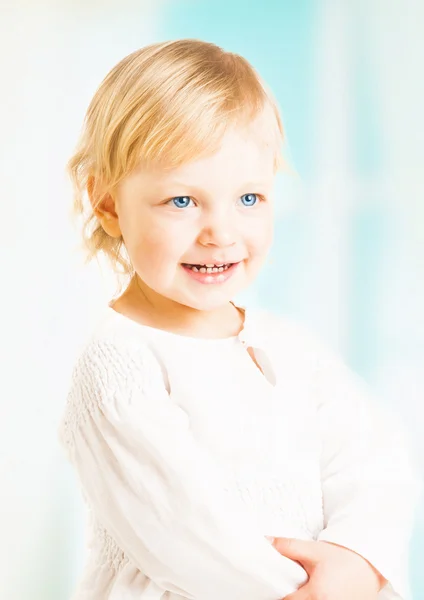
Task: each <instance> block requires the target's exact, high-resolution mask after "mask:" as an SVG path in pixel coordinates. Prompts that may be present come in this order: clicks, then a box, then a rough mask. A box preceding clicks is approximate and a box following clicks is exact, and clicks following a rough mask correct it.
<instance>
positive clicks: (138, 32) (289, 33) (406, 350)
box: [0, 0, 424, 600]
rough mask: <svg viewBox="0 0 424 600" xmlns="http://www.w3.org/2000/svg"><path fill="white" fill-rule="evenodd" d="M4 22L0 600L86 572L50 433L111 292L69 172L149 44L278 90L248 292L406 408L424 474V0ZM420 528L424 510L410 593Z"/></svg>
mask: <svg viewBox="0 0 424 600" xmlns="http://www.w3.org/2000/svg"><path fill="white" fill-rule="evenodd" d="M153 4H154V5H153ZM59 5H60V6H59ZM1 10H2V15H1V16H2V18H1V19H0V33H1V34H2V40H3V42H2V43H3V44H4V52H2V53H1V54H2V73H3V76H4V77H5V80H6V81H7V86H6V88H5V93H4V95H3V99H2V102H3V103H4V107H3V109H2V111H1V112H2V123H1V125H2V132H3V143H2V150H3V152H2V161H1V167H0V168H1V169H2V171H1V177H2V185H3V190H4V197H5V198H7V199H8V203H7V211H8V213H7V214H8V223H9V227H8V228H7V230H6V231H5V232H4V237H5V242H6V244H7V248H8V250H9V251H10V255H11V256H13V257H14V258H13V261H12V262H11V264H10V265H9V266H5V273H4V277H5V278H7V281H9V282H10V289H13V290H14V292H15V293H14V294H12V295H10V297H9V295H5V296H4V297H3V300H2V311H1V312H2V315H3V316H4V317H5V318H4V321H5V322H4V327H3V328H2V331H3V332H4V335H3V343H4V349H5V357H7V360H8V363H9V364H10V367H11V368H10V369H7V370H6V371H7V372H5V373H4V376H3V381H4V385H5V389H7V393H6V394H5V395H4V398H5V399H6V400H5V402H4V403H2V412H4V416H5V418H4V419H3V420H2V422H3V423H4V431H3V429H2V436H1V439H2V442H3V444H4V451H2V461H1V476H2V481H3V484H4V491H3V494H2V495H3V498H2V507H3V508H4V510H2V513H3V514H4V515H6V521H7V522H6V523H4V526H2V531H3V536H4V538H5V539H4V540H3V547H4V548H6V549H7V550H6V551H5V557H4V559H1V563H2V564H3V565H5V564H7V565H9V567H8V569H7V571H8V573H7V574H6V575H5V577H4V578H3V577H2V581H1V582H0V588H1V589H2V590H3V589H4V594H3V593H1V594H0V595H1V597H4V598H8V600H23V599H24V598H25V599H26V598H29V597H31V598H40V599H41V598H42V599H43V600H62V599H63V600H65V599H67V598H69V597H70V595H71V591H72V590H73V588H74V586H75V582H76V578H77V577H78V576H79V574H80V570H81V567H82V564H83V560H84V550H83V547H84V541H85V540H84V524H85V523H84V521H85V516H84V511H83V507H82V503H81V499H80V495H79V492H78V491H77V489H76V482H75V480H74V475H73V473H72V471H71V469H70V467H69V466H68V465H67V463H66V462H65V459H64V457H63V455H62V453H61V451H60V449H59V448H58V446H57V441H56V429H55V428H56V425H57V422H58V420H59V418H60V416H61V413H62V410H63V404H64V401H65V396H66V391H67V385H68V381H69V375H70V370H71V367H72V362H73V359H74V357H75V355H76V353H77V352H78V349H79V347H80V345H81V343H82V341H83V340H84V336H85V335H86V332H87V328H88V327H89V325H90V323H91V322H92V320H93V318H94V317H95V315H96V313H97V311H98V310H99V307H100V306H101V305H103V304H104V301H105V299H107V298H108V297H109V296H110V292H111V289H112V288H111V283H110V282H109V281H108V280H107V277H106V278H105V276H104V275H99V274H98V272H97V270H96V267H93V266H90V267H87V268H85V269H82V268H81V257H80V256H77V255H76V253H75V252H74V251H73V247H74V246H75V244H76V243H77V237H76V233H75V232H74V231H73V229H72V228H71V225H70V221H69V207H70V202H71V196H70V189H69V185H68V182H67V180H66V178H65V175H64V174H63V170H64V165H65V163H66V160H67V159H68V157H69V155H70V154H71V152H72V150H73V147H74V144H75V141H76V138H77V135H78V131H79V129H80V127H81V123H82V118H83V114H84V111H85V109H86V107H87V105H88V102H89V100H90V98H91V96H92V94H93V93H94V91H95V89H96V87H97V85H98V84H99V82H100V80H101V79H102V78H103V77H104V75H105V74H106V72H107V71H108V70H109V69H110V68H111V67H112V66H113V65H114V64H115V63H116V62H117V61H118V60H120V59H121V58H122V57H123V56H125V55H126V54H128V53H130V52H131V51H133V50H135V49H136V48H139V47H141V46H143V45H145V44H148V43H151V42H155V41H161V40H165V39H175V38H182V37H194V38H201V39H204V40H208V41H212V42H215V43H217V44H219V45H222V46H223V47H225V48H226V49H227V50H232V51H234V52H237V53H240V54H242V55H244V56H245V57H246V58H247V59H248V60H250V62H251V63H252V64H253V65H254V66H255V67H256V68H257V69H258V70H259V72H260V73H261V74H262V76H263V77H264V78H265V79H266V80H267V82H268V83H269V85H270V86H271V88H272V90H273V91H274V93H275V95H276V97H277V100H278V102H279V104H280V107H281V111H282V116H283V121H284V123H285V128H286V135H287V155H288V158H289V161H290V166H291V171H290V172H287V173H285V174H283V175H281V176H280V177H279V180H278V186H277V225H276V238H275V244H274V248H273V252H272V263H270V264H269V265H267V267H266V269H265V270H264V272H263V274H262V275H261V276H260V278H259V280H258V282H257V284H256V285H255V286H254V287H253V288H252V289H251V290H250V291H249V292H248V293H247V294H246V299H247V300H248V301H249V302H250V303H252V304H257V305H260V306H264V307H266V308H270V309H273V310H276V311H278V312H282V313H286V314H288V315H291V316H293V317H296V318H298V319H301V320H302V321H304V322H306V323H307V324H308V325H309V326H311V327H312V328H313V329H314V330H315V331H317V332H318V333H319V334H320V335H321V336H322V337H323V338H324V339H325V340H326V341H327V342H329V343H330V344H331V345H332V346H334V347H335V348H337V349H338V350H339V351H340V352H342V354H343V355H344V357H345V359H346V360H347V361H348V363H349V364H350V365H351V366H352V368H354V369H355V370H357V371H358V372H359V373H360V374H361V375H362V376H363V377H365V378H366V379H367V380H368V381H369V382H370V384H371V385H372V386H373V387H374V388H375V390H376V391H377V392H378V393H379V394H381V395H383V396H384V398H385V400H386V402H387V403H388V404H391V405H393V406H394V407H395V408H396V410H398V411H399V413H400V415H401V417H402V418H403V419H404V422H405V424H406V426H407V427H408V430H409V432H410V436H411V443H412V446H413V448H414V451H415V455H416V458H417V462H418V464H419V468H420V469H421V470H422V472H424V443H423V439H422V431H423V423H424V408H423V404H422V400H423V374H424V317H423V312H424V194H423V188H424V185H423V176H422V173H423V147H424V119H423V106H424V84H423V77H422V73H423V71H422V63H423V57H424V41H423V40H424V38H423V36H422V31H423V30H424V3H423V2H422V1H421V0H416V1H415V0H404V1H403V2H396V1H394V0H385V1H383V0H367V1H365V0H351V1H347V0H296V2H294V1H291V2H289V1H288V0H280V1H270V0H269V1H265V0H262V1H261V2H250V3H247V2H243V1H241V0H232V1H229V0H227V1H225V2H224V1H223V0H214V1H197V2H195V1H192V0H185V1H183V0H179V1H178V0H173V1H171V0H168V1H166V0H161V1H159V0H158V1H157V2H155V3H150V2H147V1H143V0H138V1H137V0H121V2H119V3H118V2H117V0H105V1H103V2H100V0H92V1H91V2H81V1H71V0H69V1H66V0H63V1H62V2H61V3H57V2H53V0H52V1H48V0H45V1H41V2H31V3H30V2H29V1H28V2H25V1H24V0H18V1H17V2H15V3H14V4H13V6H12V4H11V5H10V6H8V7H7V8H2V9H1ZM11 57H13V60H11ZM23 272H25V274H26V275H25V277H24V278H23V277H22V273H23ZM21 298H22V300H21ZM75 314H79V315H80V319H78V321H75V318H74V316H75ZM14 315H15V318H13V316H14ZM68 315H72V317H73V318H69V317H68ZM16 317H18V318H19V321H18V322H19V325H20V327H19V329H17V327H16V322H17V321H16ZM41 349H42V351H40V350H41ZM22 364H24V365H25V373H26V376H25V377H22V376H20V374H21V373H22ZM29 382H30V383H29ZM34 390H35V394H34ZM24 411H25V412H24ZM22 414H25V419H23V418H22ZM3 505H4V506H3ZM423 534H424V508H423V507H421V508H420V511H419V515H418V518H417V523H416V528H415V533H414V538H413V540H412V552H411V556H412V561H411V582H412V592H413V593H412V597H413V598H414V599H415V600H418V599H419V598H422V597H424V573H423V570H422V556H423V553H424V541H423V539H424V535H423Z"/></svg>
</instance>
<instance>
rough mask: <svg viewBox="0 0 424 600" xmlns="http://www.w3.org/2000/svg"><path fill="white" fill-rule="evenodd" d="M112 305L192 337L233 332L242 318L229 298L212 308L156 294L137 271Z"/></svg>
mask: <svg viewBox="0 0 424 600" xmlns="http://www.w3.org/2000/svg"><path fill="white" fill-rule="evenodd" d="M113 308H114V309H115V310H117V311H118V312H121V313H122V314H124V315H125V316H127V317H129V318H130V319H133V320H134V321H137V322H139V323H141V324H142V325H148V326H149V327H155V328H157V329H164V330H167V331H170V332H172V333H178V334H183V335H189V336H193V337H205V338H225V337H231V336H235V335H237V334H238V333H239V332H240V330H241V329H242V327H243V322H244V313H243V311H242V310H240V309H238V308H236V306H235V305H234V304H233V303H232V302H227V303H226V304H225V305H223V306H220V307H217V308H215V309H212V310H198V309H195V308H193V307H191V306H186V305H184V304H179V303H178V302H175V301H174V300H172V299H170V298H166V297H164V296H161V295H160V294H157V293H156V292H155V291H154V290H152V289H151V288H149V287H148V286H146V284H145V283H144V282H143V281H142V280H140V278H139V277H138V276H137V275H135V276H134V277H133V279H132V280H131V282H130V284H129V285H128V287H127V289H126V290H125V292H124V293H123V294H122V296H120V297H119V298H118V299H117V300H115V302H114V303H113Z"/></svg>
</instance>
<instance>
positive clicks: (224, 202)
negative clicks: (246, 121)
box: [116, 129, 274, 310]
mask: <svg viewBox="0 0 424 600" xmlns="http://www.w3.org/2000/svg"><path fill="white" fill-rule="evenodd" d="M187 143H189V141H188V142H187ZM273 159H274V155H273V152H272V150H271V148H270V147H268V146H266V145H265V144H264V143H263V142H262V141H261V137H260V136H258V133H257V132H255V131H254V130H253V129H252V130H232V131H230V132H228V133H227V134H226V135H225V137H224V138H223V142H222V145H221V147H220V149H219V151H218V152H216V153H215V154H213V155H211V156H208V157H206V158H201V159H199V160H195V161H193V162H190V163H187V164H184V165H183V166H181V167H178V168H176V169H173V170H168V171H165V170H163V171H162V170H153V169H152V170H141V169H140V170H137V171H134V172H133V173H132V174H130V175H129V176H128V177H126V178H125V179H124V180H123V181H122V182H121V184H120V186H119V188H118V191H117V203H116V213H117V214H118V220H119V229H120V231H121V233H122V236H123V239H124V242H125V246H126V248H127V251H128V254H129V256H130V259H131V261H132V264H133V266H134V269H135V271H136V273H137V274H138V276H139V278H140V279H141V280H142V282H143V285H144V286H147V288H149V289H150V290H152V291H153V292H156V294H159V295H160V296H161V297H163V298H167V299H170V300H172V301H174V302H177V303H178V304H181V305H184V306H187V307H191V308H193V309H196V310H213V309H215V308H218V307H221V306H223V305H224V304H226V303H228V301H229V300H231V299H232V298H233V296H234V295H235V294H237V293H238V292H239V291H241V290H242V289H244V288H245V287H246V286H247V285H248V284H250V282H251V281H252V280H253V279H254V278H255V276H256V275H257V273H258V271H259V269H260V267H261V265H262V264H263V262H264V260H265V258H266V255H267V253H268V250H269V247H270V244H271V241H272V232H273V210H272V200H271V192H272V188H273V183H274V168H273ZM206 265H215V267H213V268H212V267H206Z"/></svg>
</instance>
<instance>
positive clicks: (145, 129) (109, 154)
mask: <svg viewBox="0 0 424 600" xmlns="http://www.w3.org/2000/svg"><path fill="white" fill-rule="evenodd" d="M261 114H263V115H265V117H266V118H267V119H268V121H267V125H268V126H267V136H269V138H267V142H268V143H269V144H271V145H272V146H273V148H275V154H274V156H275V169H276V170H278V169H279V168H280V167H281V166H282V164H283V159H282V155H281V145H282V141H283V138H284V132H283V126H282V123H281V119H280V116H279V110H278V106H277V103H276V101H275V99H274V97H273V95H272V93H271V92H270V90H269V89H268V88H267V86H266V84H265V83H264V82H263V81H262V79H261V78H260V77H259V75H258V74H257V72H256V71H255V70H254V69H253V67H252V66H251V65H250V64H249V62H248V61H247V60H246V59H245V58H243V57H241V56H239V55H237V54H233V53H231V52H226V51H225V50H223V49H222V48H220V47H218V46H216V45H215V44H211V43H208V42H203V41H200V40H190V39H188V40H177V41H170V42H164V43H158V44H152V45H149V46H146V47H144V48H141V49H140V50H137V51H136V52H133V53H132V54H130V55H129V56H127V57H125V58H124V59H123V60H121V61H120V62H119V63H118V64H117V65H116V66H115V67H113V68H112V70H111V71H110V72H109V73H108V74H107V76H106V77H105V79H104V80H103V81H102V83H101V84H100V86H99V88H98V89H97V91H96V93H95V95H94V97H93V99H92V101H91V103H90V105H89V107H88V110H87V113H86V116H85V120H84V126H83V131H82V133H81V137H80V139H79V142H78V145H77V148H76V151H75V153H74V154H73V156H72V157H71V158H70V160H69V162H68V172H69V175H70V177H71V180H72V183H73V188H74V202H73V213H74V215H75V216H76V217H79V218H81V219H82V220H83V225H82V230H83V231H82V237H83V247H84V249H85V250H86V253H87V262H88V261H90V260H91V259H92V258H94V257H95V256H97V255H98V253H100V252H102V253H104V255H106V257H107V259H109V261H110V263H111V264H112V267H113V269H114V271H115V273H116V274H117V275H118V277H119V274H121V275H122V274H123V275H132V274H133V268H132V265H131V262H130V260H129V257H128V255H127V254H126V249H125V246H124V242H123V239H122V237H121V238H113V237H111V236H109V235H108V234H107V233H106V232H105V231H104V229H103V227H102V226H101V224H100V221H99V220H98V218H97V216H96V215H95V214H94V207H95V206H97V205H98V204H99V203H100V202H101V200H102V199H103V198H104V197H105V195H106V194H110V195H111V196H112V197H113V195H114V192H115V190H116V186H117V185H118V183H119V182H120V181H121V180H122V179H123V178H124V177H126V176H127V175H128V174H129V173H130V172H131V171H132V170H133V169H134V168H135V167H136V166H137V165H138V164H140V163H142V164H145V165H153V164H155V165H161V166H162V167H163V168H173V167H177V166H179V165H181V164H183V163H185V162H188V161H190V160H192V159H194V158H195V157H196V158H199V157H201V156H204V155H207V154H212V153H213V152H214V151H216V150H217V149H218V148H219V144H220V141H221V139H222V137H223V135H224V133H225V130H226V129H227V127H230V126H239V125H240V126H243V125H248V124H249V123H251V122H252V121H253V120H254V119H255V118H257V117H259V116H260V115H261ZM90 178H94V179H93V180H94V182H95V188H94V191H93V195H94V196H95V198H96V201H95V203H94V206H93V205H92V203H91V202H89V201H88V202H87V186H88V184H89V180H90Z"/></svg>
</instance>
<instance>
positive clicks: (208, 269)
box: [187, 263, 230, 273]
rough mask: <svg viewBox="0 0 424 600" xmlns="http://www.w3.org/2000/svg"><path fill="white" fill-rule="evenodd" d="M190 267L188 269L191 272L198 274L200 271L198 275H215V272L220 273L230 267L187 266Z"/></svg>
mask: <svg viewBox="0 0 424 600" xmlns="http://www.w3.org/2000/svg"><path fill="white" fill-rule="evenodd" d="M187 266H190V269H191V270H192V271H195V272H198V271H200V273H216V272H222V271H224V270H226V269H228V267H229V266H230V265H229V264H224V263H222V264H220V265H211V264H208V265H199V266H198V267H197V266H196V265H187Z"/></svg>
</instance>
